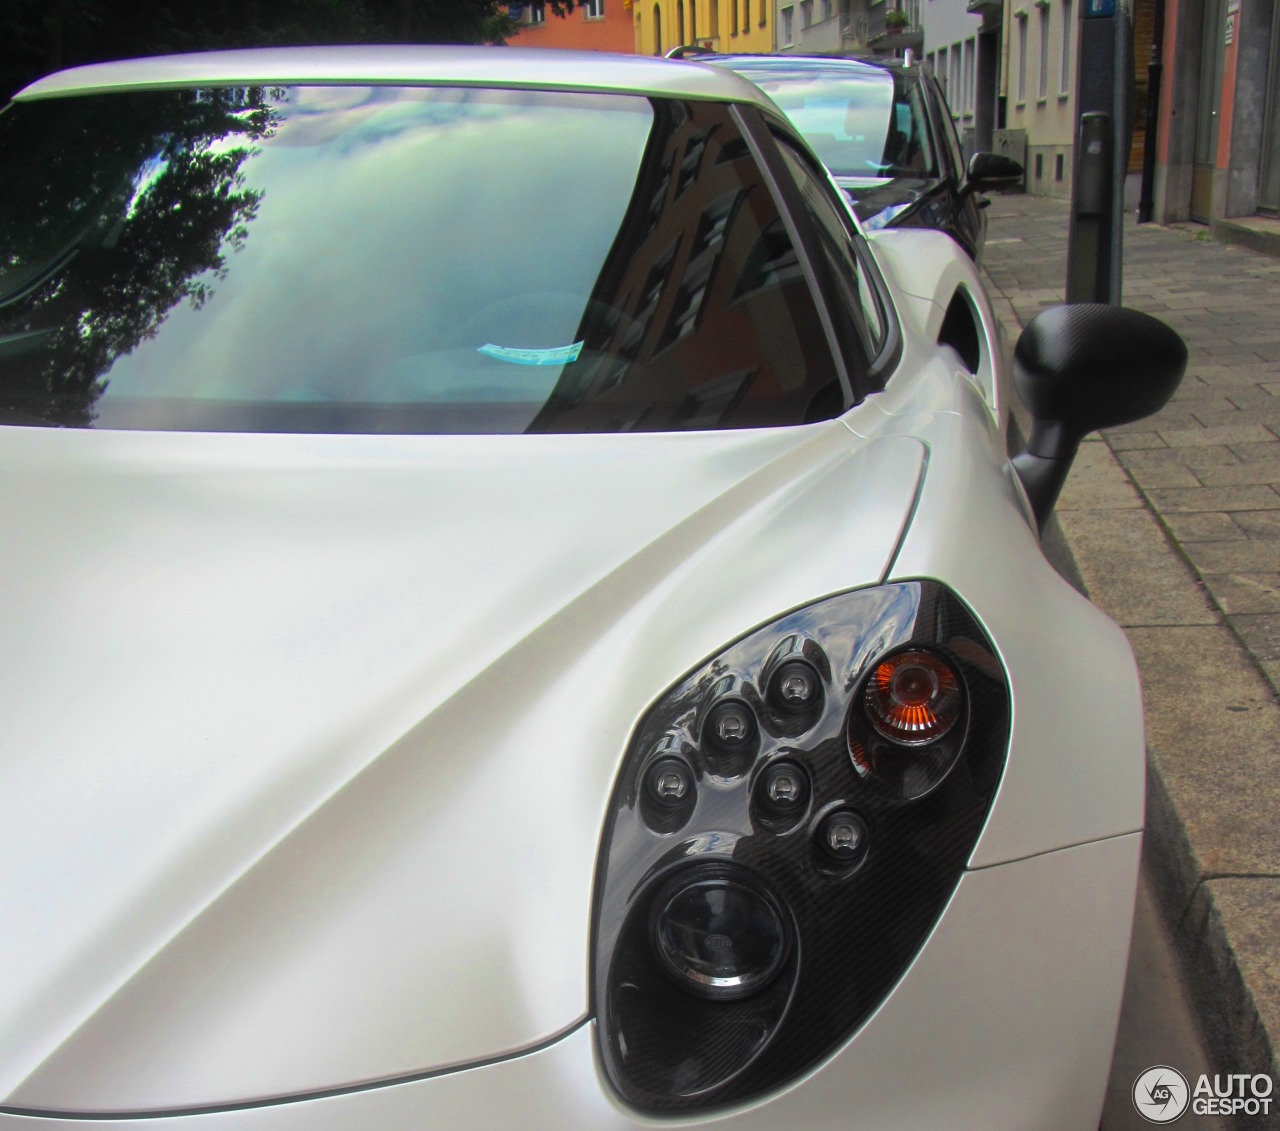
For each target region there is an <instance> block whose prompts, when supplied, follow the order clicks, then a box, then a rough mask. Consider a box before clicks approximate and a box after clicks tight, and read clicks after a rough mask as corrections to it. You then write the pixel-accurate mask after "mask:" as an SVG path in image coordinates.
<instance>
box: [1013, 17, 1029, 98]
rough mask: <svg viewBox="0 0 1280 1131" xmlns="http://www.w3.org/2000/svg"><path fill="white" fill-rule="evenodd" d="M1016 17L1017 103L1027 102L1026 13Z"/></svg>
mask: <svg viewBox="0 0 1280 1131" xmlns="http://www.w3.org/2000/svg"><path fill="white" fill-rule="evenodd" d="M1014 14H1015V15H1016V16H1017V17H1018V101H1019V102H1025V101H1026V100H1027V13H1026V12H1015V13H1014Z"/></svg>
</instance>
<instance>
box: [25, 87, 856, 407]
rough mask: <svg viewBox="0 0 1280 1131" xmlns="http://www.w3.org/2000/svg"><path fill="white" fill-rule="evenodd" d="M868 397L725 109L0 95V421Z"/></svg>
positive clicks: (273, 95)
mask: <svg viewBox="0 0 1280 1131" xmlns="http://www.w3.org/2000/svg"><path fill="white" fill-rule="evenodd" d="M846 404H847V398H846V397H845V396H844V394H843V393H842V392H841V385H840V383H839V381H838V378H837V373H836V369H835V365H834V361H833V358H832V356H831V354H830V351H829V348H828V346H827V339H826V336H825V334H824V332H823V322H822V319H821V318H820V316H819V314H818V310H817V307H816V304H815V299H814V296H813V294H812V292H811V291H810V288H809V284H808V282H807V279H806V276H805V274H804V272H803V271H802V270H801V265H800V261H799V259H798V257H797V255H796V253H795V251H794V249H793V246H792V242H791V239H790V237H789V235H788V228H787V226H786V225H785V224H784V222H783V219H782V217H781V216H780V215H779V212H778V209H777V205H776V204H775V201H774V198H773V196H772V195H771V193H770V191H769V189H768V186H767V183H766V181H765V180H764V179H763V178H762V176H761V173H760V170H759V169H758V167H757V166H756V163H755V160H754V158H753V157H752V155H751V152H750V150H749V149H748V147H747V145H746V143H745V141H744V139H743V138H742V136H741V133H740V131H739V129H738V127H737V126H736V124H735V121H734V118H733V116H732V114H731V112H730V111H729V109H728V108H727V107H726V106H723V105H719V104H715V103H710V102H704V103H699V102H685V101H676V100H665V99H650V98H645V97H640V96H634V95H605V94H587V93H554V92H531V91H510V90H483V89H474V88H469V89H449V88H432V87H417V88H396V87H383V86H374V87H350V86H331V87H292V88H254V87H216V88H210V89H203V90H169V91H148V92H133V93H112V94H100V95H86V96H75V97H62V98H52V99H46V100H36V101H31V102H26V103H21V102H20V103H17V104H15V105H13V106H11V107H10V108H9V109H8V110H7V111H5V112H4V113H3V114H0V423H9V424H24V423H29V424H55V425H64V426H80V427H115V428H154V429H195V430H203V431H224V430H225V431H253V432H272V431H303V432H402V433H403V432H473V433H503V432H524V431H533V432H539V431H541V432H575V431H625V430H633V429H634V430H675V429H697V428H726V427H759V426H772V425H786V424H794V423H800V422H803V421H807V420H811V419H816V418H819V417H821V416H829V415H831V414H833V413H834V412H839V411H840V410H841V409H842V408H843V407H845V406H846Z"/></svg>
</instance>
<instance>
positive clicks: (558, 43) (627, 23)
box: [507, 0, 636, 55]
mask: <svg viewBox="0 0 1280 1131" xmlns="http://www.w3.org/2000/svg"><path fill="white" fill-rule="evenodd" d="M507 10H508V12H509V13H510V15H511V17H512V18H513V19H514V20H515V21H516V22H517V24H518V25H519V28H520V30H519V31H518V32H517V33H516V34H515V35H514V36H512V37H511V40H510V42H511V43H512V44H514V45H515V46H517V47H566V48H574V49H577V50H580V51H621V52H623V53H624V54H628V55H629V54H632V53H634V52H635V49H636V39H635V33H634V31H633V30H632V26H631V6H630V4H629V3H624V0H585V2H584V3H581V4H579V5H578V6H577V7H576V8H575V9H574V10H573V11H572V12H570V13H569V14H568V15H566V16H557V15H555V14H554V13H552V12H550V11H548V10H547V6H546V4H545V3H540V4H511V5H509V6H508V9H507Z"/></svg>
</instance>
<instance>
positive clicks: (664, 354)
mask: <svg viewBox="0 0 1280 1131" xmlns="http://www.w3.org/2000/svg"><path fill="white" fill-rule="evenodd" d="M654 110H655V123H654V128H653V132H652V134H651V136H650V140H649V144H648V147H647V149H646V152H645V156H644V160H643V162H642V166H641V169H640V171H639V174H638V176H637V181H636V186H635V190H634V192H633V194H632V198H631V204H630V207H629V208H628V210H627V214H626V217H625V218H624V220H623V223H622V225H621V227H620V229H619V232H618V236H617V238H616V240H615V241H614V244H613V247H612V248H611V250H610V253H609V256H608V257H607V259H606V261H605V263H604V266H603V268H602V269H601V272H600V274H599V276H598V278H597V280H596V284H595V287H594V288H593V291H592V294H591V298H590V300H589V302H588V304H587V307H586V310H585V311H584V315H583V319H582V321H581V323H580V325H579V327H578V333H577V335H576V338H577V340H579V341H583V342H584V343H585V346H584V350H583V354H582V357H581V360H580V361H579V362H577V363H575V364H573V365H569V366H566V367H565V370H564V373H563V374H562V376H561V378H560V380H559V382H558V383H557V385H556V387H555V389H554V391H553V392H552V394H551V396H550V398H549V399H548V401H547V403H546V405H545V406H544V407H543V409H542V410H541V411H540V412H539V414H538V416H537V417H536V418H535V419H534V421H533V422H532V423H531V425H530V426H529V431H535V432H536V431H557V432H566V431H569V432H572V431H630V430H641V431H651V430H677V429H678V430H684V429H701V428H724V427H753V426H762V425H770V424H778V423H787V422H796V423H798V422H800V421H802V420H804V419H806V416H807V413H808V411H809V406H810V404H811V403H812V402H813V400H814V397H815V393H816V392H817V390H818V389H819V388H820V387H822V385H823V384H824V383H825V381H824V375H827V374H830V372H831V361H830V358H829V356H827V355H826V354H825V352H823V351H824V337H823V334H822V328H821V325H820V323H819V319H818V316H817V312H816V310H815V308H814V305H813V301H812V298H811V296H810V293H809V289H808V285H807V283H806V281H805V279H804V276H803V272H802V270H801V267H800V263H799V260H798V258H797V256H796V253H795V249H794V247H793V246H792V243H791V239H790V237H789V236H788V234H787V231H786V228H785V226H784V224H783V222H782V219H781V218H780V217H779V215H778V212H777V208H776V206H775V204H774V201H773V199H772V197H771V195H770V193H769V190H768V187H767V186H766V185H765V183H764V182H763V180H762V178H761V173H760V170H759V169H758V167H757V165H756V162H755V159H754V158H753V156H752V154H751V152H750V150H749V149H748V147H747V144H746V142H745V140H744V139H743V138H742V135H741V133H740V131H739V129H738V127H737V125H736V123H734V121H733V120H732V118H731V116H730V115H729V113H728V111H727V110H726V109H725V108H724V107H722V106H717V105H713V104H706V103H678V102H661V101H659V102H655V104H654ZM815 343H816V345H817V348H815ZM815 375H817V376H816V377H815ZM815 382H816V383H815Z"/></svg>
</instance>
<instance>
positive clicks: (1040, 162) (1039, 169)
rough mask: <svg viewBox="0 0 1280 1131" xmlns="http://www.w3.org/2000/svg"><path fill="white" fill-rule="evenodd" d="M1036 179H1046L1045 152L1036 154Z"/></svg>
mask: <svg viewBox="0 0 1280 1131" xmlns="http://www.w3.org/2000/svg"><path fill="white" fill-rule="evenodd" d="M1036 180H1037V181H1042V180H1044V154H1043V153H1037V154H1036Z"/></svg>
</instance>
